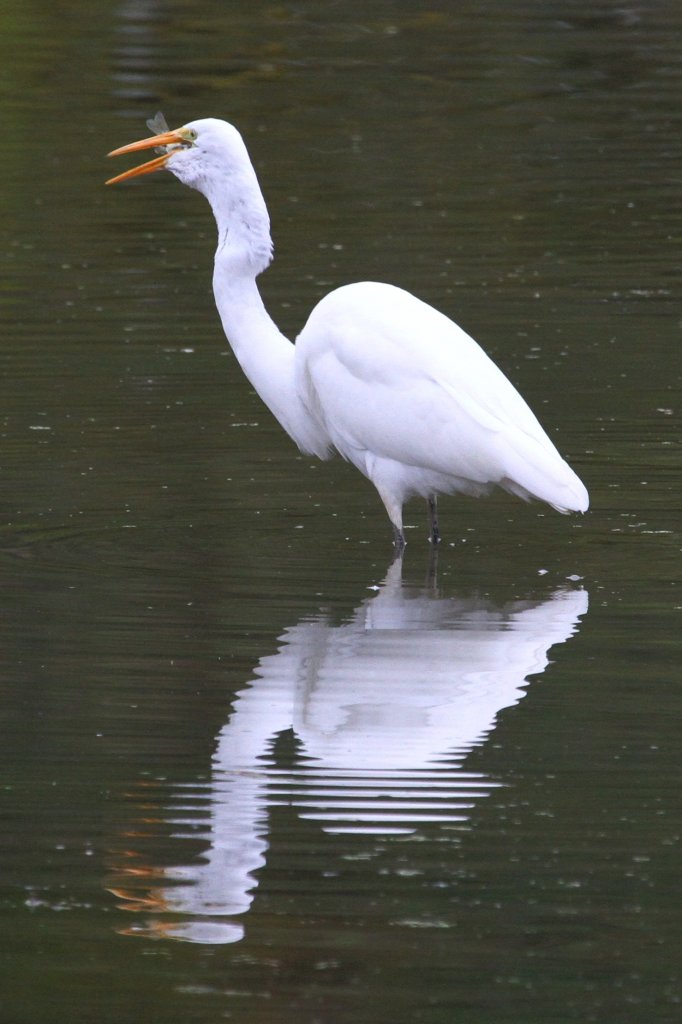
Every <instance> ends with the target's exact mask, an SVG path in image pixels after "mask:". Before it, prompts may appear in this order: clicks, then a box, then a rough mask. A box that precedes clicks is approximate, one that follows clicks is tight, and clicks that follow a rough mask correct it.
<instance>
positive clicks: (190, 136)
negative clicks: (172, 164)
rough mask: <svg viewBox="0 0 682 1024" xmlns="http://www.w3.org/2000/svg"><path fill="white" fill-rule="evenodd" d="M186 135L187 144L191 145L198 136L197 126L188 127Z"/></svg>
mask: <svg viewBox="0 0 682 1024" xmlns="http://www.w3.org/2000/svg"><path fill="white" fill-rule="evenodd" d="M184 135H185V139H186V140H187V143H186V145H188V146H191V145H193V143H194V142H195V140H196V138H197V136H198V132H197V131H196V129H195V128H188V129H187V131H186V132H185V133H184Z"/></svg>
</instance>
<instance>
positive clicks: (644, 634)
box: [0, 0, 682, 1024]
mask: <svg viewBox="0 0 682 1024" xmlns="http://www.w3.org/2000/svg"><path fill="white" fill-rule="evenodd" d="M0 27H1V28H2V32H0V39H1V40H2V42H0V47H1V48H2V56H3V68H4V73H3V77H2V80H1V84H0V89H1V90H2V96H3V101H4V102H3V112H4V132H3V155H4V161H3V179H4V184H5V187H4V191H3V199H2V210H3V217H2V222H1V223H2V227H1V228H0V231H1V232H2V245H0V259H1V260H2V267H3V274H2V291H1V292H0V317H1V322H2V348H1V352H2V360H3V364H2V394H3V407H2V417H1V420H0V423H1V428H2V429H1V434H2V436H1V439H0V440H1V447H0V466H1V468H2V479H3V498H2V517H1V519H0V523H1V524H2V529H1V534H0V573H1V577H0V578H1V587H2V590H1V593H2V616H1V617H0V637H1V643H0V651H1V652H2V660H3V669H4V672H3V678H4V681H5V683H4V700H3V716H2V726H1V728H2V737H1V740H2V741H1V743H0V751H1V756H2V787H3V788H2V793H3V800H2V814H3V828H2V843H1V845H0V868H1V870H2V878H3V883H4V884H3V900H2V904H1V907H2V935H3V940H2V945H3V954H4V955H3V961H2V962H3V969H4V978H3V982H2V985H1V986H0V1000H1V1001H2V1018H3V1020H7V1021H11V1022H12V1024H15V1022H17V1024H20V1022H24V1021H26V1022H28V1021H30V1022H31V1024H36V1022H39V1024H48V1022H52V1021H56V1020H60V1021H61V1020H70V1021H75V1022H77V1021H84V1022H85V1021H92V1020H98V1021H103V1022H106V1021H112V1022H113V1021H116V1022H117V1024H118V1022H120V1021H122V1020H131V1021H135V1020H145V1021H156V1020H163V1021H164V1022H169V1021H170V1022H172V1021H176V1020H177V1021H182V1022H183V1024H186V1022H187V1021H196V1022H206V1024H208V1022H211V1024H212V1022H213V1021H215V1020H218V1019H235V1020H240V1021H246V1022H248V1021H254V1022H255V1021H258V1024H263V1022H264V1021H272V1022H280V1021H290V1020H293V1019H296V1020H300V1021H302V1022H309V1024H313V1022H319V1021H324V1022H325V1024H326V1022H334V1024H336V1022H341V1021H351V1020H352V1021H354V1022H365V1021H366V1022H368V1024H369V1022H372V1024H376V1022H381V1021H384V1020H386V1021H388V1020H390V1021H396V1020H398V1021H401V1020H405V1021H408V1020H409V1021H428V1022H434V1024H435V1022H441V1021H442V1022H444V1024H445V1022H448V1024H450V1022H451V1021H453V1020H455V1019H456V1020H459V1019H462V1020H467V1021H471V1022H478V1021H481V1022H486V1024H488V1022H490V1021H491V1020H495V1021H499V1022H507V1021H509V1022H514V1024H519V1022H523V1024H531V1022H538V1024H545V1022H546V1021H548V1020H552V1021H561V1022H564V1021H565V1022H569V1021H581V1022H583V1021H598V1022H604V1024H606V1022H608V1024H612V1022H613V1021H618V1022H633V1024H640V1022H641V1021H643V1020H646V1021H651V1022H667V1021H670V1022H672V1021H676V1020H677V1019H678V1016H679V1003H680V999H681V998H682V984H681V980H680V970H679V966H678V960H679V952H678V951H679V947H680V940H681V937H682V936H681V934H680V918H679V913H678V911H677V903H678V897H677V890H678V888H679V856H680V831H681V828H682V821H681V815H680V796H679V786H678V784H677V776H678V774H679V768H678V760H679V758H678V750H679V739H678V731H679V730H678V727H677V722H678V720H679V713H680V694H679V686H678V678H679V661H680V640H679V637H680V613H681V610H682V600H681V599H680V569H679V566H680V547H681V545H680V519H681V517H680V486H679V478H680V455H679V415H680V377H681V371H682V365H681V362H680V357H679V310H678V303H677V293H678V281H679V262H680V261H679V246H680V235H681V232H680V210H681V204H680V200H679V194H680V175H679V171H678V168H679V165H680V143H679V139H680V138H681V137H682V136H681V134H680V124H679V122H680V113H679V112H680V110H681V109H682V106H681V104H680V99H681V97H680V61H679V56H678V49H679V48H678V46H677V40H678V38H679V33H680V28H681V26H680V16H679V15H678V14H677V12H676V10H675V9H674V8H673V7H672V6H671V5H669V4H657V3H653V4H650V5H647V6H646V7H642V8H637V9H632V10H630V9H627V10H626V9H624V8H623V7H622V6H621V5H618V4H611V3H607V2H603V3H599V4H597V5H594V4H587V3H582V2H573V3H569V4H568V5H567V4H565V3H564V4H560V5H559V4H555V3H552V2H550V3H545V4H543V5H537V4H530V3H527V4H516V5H514V10H513V11H512V10H510V9H509V5H506V4H501V3H496V2H491V3H486V4H480V3H477V4H467V3H465V4H463V5H462V4H460V5H458V10H457V11H453V10H452V6H451V5H445V4H434V5H431V6H429V7H427V8H425V9H423V10H419V11H415V10H414V5H406V4H401V3H392V4H377V5H374V6H373V7H370V8H368V7H367V5H364V6H362V5H359V4H356V3H354V2H350V0H349V2H348V3H344V4H337V5H331V6H329V7H328V8H327V7H325V9H324V11H322V12H321V10H320V7H319V5H312V4H303V5H300V4H299V5H296V6H287V5H285V6H279V7H277V6H274V7H273V6H271V5H261V4H231V5H224V4H218V3H212V2H208V3H204V4H202V5H200V6H199V7H197V5H194V4H184V3H180V2H172V3H153V2H150V3H134V2H131V3H126V4H122V5H117V6H113V7H112V6H111V5H106V4H94V5H93V4H89V5H88V6H87V8H86V7H85V6H84V5H82V4H79V3H74V4H71V5H70V6H69V8H68V10H66V9H64V10H62V9H61V8H60V9H59V10H57V9H56V8H53V7H51V6H49V5H45V4H40V3H39V4H38V5H34V6H29V7H26V6H23V7H21V9H19V8H18V7H16V8H15V9H10V10H8V11H5V12H3V13H2V14H0ZM157 109H162V110H163V111H164V112H165V114H166V116H167V118H168V120H169V122H170V123H171V124H180V123H182V122H184V121H186V120H189V119H191V118H194V117H197V116H205V115H210V114H213V115H218V116H226V117H228V118H229V119H231V120H233V121H234V122H235V123H236V124H237V125H238V126H239V127H240V129H241V130H242V131H243V133H244V135H245V137H246V139H247V143H248V145H249V148H250V151H251V153H252V155H253V158H254V162H255V164H256V166H257V169H258V173H259V175H260V178H261V181H262V184H263V189H264V192H265V195H266V199H267V201H268V204H269V207H270V212H271V215H272V220H273V230H274V236H275V242H276V252H277V258H276V262H275V264H274V266H273V268H272V269H271V270H270V271H269V272H268V273H267V274H266V275H265V276H264V277H263V279H262V288H263V294H264V296H265V298H266V301H267V303H268V306H269V308H270V310H271V312H272V314H273V316H274V317H275V318H276V320H277V321H278V323H279V324H280V325H281V326H282V329H283V330H285V331H286V332H287V333H289V334H290V335H291V336H292V337H293V336H294V335H295V334H296V332H297V331H298V330H299V329H300V327H301V325H302V324H303V323H304V321H305V318H306V316H307V313H308V311H309V310H310V308H311V307H312V305H313V304H314V303H315V302H316V301H317V300H318V299H319V298H320V297H321V296H322V295H323V294H325V293H326V292H327V291H328V290H330V289H331V288H332V287H334V286H336V285H339V284H342V283H345V282H347V281H349V280H360V279H364V278H373V279H380V280H389V281H392V282H394V283H396V284H400V285H402V286H404V287H407V288H409V289H410V290H411V291H414V292H415V293H416V294H418V295H420V296H421V297H423V298H425V299H427V300H428V301H430V302H432V303H434V304H435V305H437V306H438V308H439V309H442V310H443V311H444V312H447V313H448V314H449V315H452V316H454V317H455V318H456V319H457V320H458V322H460V323H461V324H462V326H463V327H465V328H466V329H467V330H469V331H470V332H471V333H472V334H474V335H475V336H476V337H477V338H478V339H479V340H480V341H481V343H482V344H483V345H484V346H485V347H486V349H487V351H489V352H490V354H491V355H492V356H493V357H494V358H495V359H496V360H497V362H498V363H499V364H500V365H501V366H502V368H503V369H504V370H505V372H506V373H507V374H508V375H509V376H510V377H511V379H512V380H513V381H514V383H515V384H516V385H517V386H518V387H519V388H520V390H521V391H522V392H523V394H524V395H525V396H526V397H527V398H528V400H529V402H530V404H531V405H532V406H533V407H534V409H535V410H536V411H537V413H538V415H539V416H540V418H541V419H542V421H543V423H544V424H545V425H546V427H547V429H548V431H549V433H550V434H551V436H552V437H553V438H554V439H555V440H556V442H557V444H558V445H559V447H560V448H561V450H562V452H564V453H565V454H566V456H567V457H568V458H569V460H570V461H571V464H572V465H573V466H574V467H575V468H576V470H577V471H578V472H579V474H580V475H581V476H582V477H583V479H584V480H585V482H586V484H587V486H588V488H589V490H590V493H591V498H592V509H591V511H590V513H589V514H588V515H587V516H585V517H570V518H567V517H561V516H557V515H555V514H554V513H552V512H551V511H550V510H545V509H543V508H541V507H540V506H525V505H523V504H521V503H519V502H513V501H512V500H511V499H508V498H506V497H504V496H499V497H496V498H492V499H490V500H489V501H485V502H484V501H481V502H474V501H470V500H466V499H459V500H456V499H450V500H444V501H443V502H442V510H441V526H442V530H443V534H444V537H445V541H444V544H443V545H441V550H440V552H439V558H438V563H437V565H435V566H434V565H433V564H431V561H430V552H429V548H428V544H427V543H426V540H425V535H426V518H425V514H424V510H423V509H422V508H421V507H420V504H419V503H416V504H415V505H413V506H409V508H408V515H407V521H408V524H409V527H410V528H409V531H408V541H409V544H408V549H407V554H406V556H405V562H404V565H403V566H402V570H401V567H400V566H399V565H396V564H392V552H391V545H390V529H389V528H388V524H387V522H386V521H385V514H384V512H383V509H382V507H381V505H380V502H379V501H378V499H377V497H376V495H375V494H374V493H373V491H372V488H371V487H369V485H367V483H366V482H365V481H364V480H363V479H362V478H360V477H359V476H358V475H357V474H356V473H355V472H354V471H352V470H351V469H350V468H349V467H348V466H346V465H344V464H342V463H340V462H335V463H330V464H325V465H323V464H321V463H315V462H313V461H312V460H309V459H307V458H304V457H302V456H300V455H298V454H297V453H296V452H295V451H294V450H293V449H292V446H291V444H290V442H289V441H288V440H287V439H286V438H285V437H283V436H282V434H281V431H280V430H279V428H278V427H277V425H276V424H275V423H274V422H273V421H272V419H271V417H270V415H269V413H267V411H266V410H264V409H263V408H262V407H261V405H260V404H259V401H258V399H257V398H256V396H255V395H254V394H253V393H252V392H251V391H250V389H249V386H248V384H246V382H245V381H244V379H243V377H242V376H241V373H240V371H239V368H238V367H237V365H236V362H235V360H234V358H233V357H232V355H231V353H230V351H229V348H228V345H227V343H226V341H225V339H224V337H223V336H222V334H221V331H220V327H219V323H218V320H217V316H216V313H215V310H214V306H213V300H212V296H211V292H210V272H211V257H212V249H213V244H214V241H213V225H212V222H211V219H210V212H209V211H208V209H207V207H206V206H205V203H204V201H203V200H202V199H201V198H200V197H198V196H196V195H194V194H192V193H190V192H189V191H187V190H185V189H183V188H182V187H181V186H180V185H179V184H178V183H177V182H175V181H174V180H173V179H172V178H171V177H170V175H165V176H162V175H159V176H157V177H156V178H153V179H151V178H150V179H148V180H146V181H145V180H143V181H141V182H140V183H138V184H136V185H135V184H133V185H131V186H129V187H126V188H121V189H115V190H106V189H104V188H103V186H102V181H103V180H104V178H105V177H107V176H108V175H109V174H110V173H111V165H110V164H107V163H106V161H105V159H104V154H105V153H106V152H107V151H108V150H110V149H111V148H113V147H114V146H117V145H121V144H123V143H125V142H128V141H131V140H132V139H135V138H138V137H140V136H141V135H142V134H143V133H144V132H145V120H146V118H147V117H149V116H150V115H151V114H153V113H154V112H155V111H156V110H157Z"/></svg>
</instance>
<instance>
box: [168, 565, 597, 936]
mask: <svg viewBox="0 0 682 1024" xmlns="http://www.w3.org/2000/svg"><path fill="white" fill-rule="evenodd" d="M399 571H400V570H399V563H395V565H394V567H393V568H392V569H391V571H390V573H389V578H388V579H387V581H386V583H385V585H384V586H383V587H382V589H381V590H380V592H379V593H378V595H377V596H376V597H373V598H371V599H369V600H367V601H366V602H365V603H363V604H362V605H361V606H360V608H359V609H358V610H357V612H356V613H355V615H354V616H353V618H352V620H351V621H350V622H348V623H346V624H344V625H341V626H332V625H330V623H329V622H328V621H327V620H326V619H325V618H319V619H314V620H311V621H308V622H302V623H300V624H298V625H297V626H294V627H292V628H291V629H288V630H286V632H285V633H284V634H283V635H282V637H281V646H280V647H279V649H278V651H277V653H276V654H273V655H269V656H267V657H265V658H263V659H262V660H261V662H260V663H259V665H258V667H257V669H256V678H255V679H254V680H253V681H252V683H251V685H250V686H249V688H248V689H246V690H243V691H242V692H241V693H240V694H239V695H238V697H237V699H236V701H235V705H234V711H233V714H232V716H231V717H230V720H229V722H228V723H227V724H226V725H225V726H224V728H223V729H222V730H221V732H220V734H219V736H218V743H217V748H216V752H215V755H214V758H213V777H212V781H211V783H210V791H209V795H210V806H211V812H210V819H209V823H208V826H207V832H206V836H205V838H206V839H207V840H208V843H209V849H208V850H207V852H206V854H205V856H204V859H203V860H202V861H201V863H198V864H193V865H192V866H188V867H182V868H178V869H174V870H172V871H170V872H167V873H166V877H171V878H173V879H174V880H176V881H177V882H179V883H180V884H178V885H175V886H173V887H169V888H167V889H164V892H163V905H164V907H165V908H166V910H170V911H174V912H176V913H189V914H194V915H201V916H202V917H205V915H209V916H214V915H220V916H224V915H234V914H239V913H243V912H244V911H246V910H247V909H248V908H249V906H250V903H251V899H252V896H251V892H250V890H251V889H252V888H253V887H254V885H255V882H254V878H253V872H254V871H256V870H257V869H258V868H259V867H261V866H262V865H263V863H264V855H265V851H266V849H267V843H266V840H265V838H264V836H265V833H266V813H267V808H268V806H271V805H272V804H275V803H282V802H285V803H287V804H297V805H299V806H300V807H301V814H302V815H303V816H305V817H307V818H311V819H314V820H320V821H321V822H322V823H323V827H324V828H325V830H326V831H328V832H339V831H353V832H381V833H387V832H410V831H414V829H415V828H417V827H418V826H419V824H420V823H423V822H425V821H444V822H450V823H452V822H459V823H461V822H462V821H464V820H466V818H467V817H468V813H469V811H470V808H471V806H472V803H473V801H474V800H475V799H476V798H477V797H481V796H484V795H486V794H487V793H488V791H489V790H490V789H491V788H492V787H493V786H494V783H491V782H488V781H487V780H486V779H485V778H484V777H482V776H480V775H472V774H471V773H467V772H465V771H463V770H462V768H461V767H460V765H461V762H462V760H463V758H464V756H465V755H466V753H467V751H469V750H470V749H471V748H472V746H474V745H475V744H477V743H480V742H482V740H483V739H484V738H485V736H486V735H487V733H488V732H489V731H490V730H491V729H492V728H493V727H494V724H495V716H496V715H497V713H498V712H499V711H500V710H501V709H502V708H505V707H509V706H510V705H512V704H515V703H516V702H517V701H518V700H519V699H520V698H521V697H522V696H523V694H524V690H523V687H524V685H525V683H526V682H527V679H528V676H529V675H531V674H534V673H539V672H542V671H543V670H544V669H545V667H546V666H547V651H548V648H549V647H551V646H552V645H553V644H557V643H562V642H563V641H565V640H567V639H568V638H569V637H570V636H571V635H572V633H573V632H574V631H575V629H576V627H577V623H578V618H579V616H581V615H582V614H584V613H585V612H586V610H587V594H586V593H585V592H584V591H566V592H558V593H556V594H554V595H553V596H552V597H551V598H550V599H549V600H546V601H544V602H543V603H542V604H538V605H535V606H531V605H529V604H521V603H517V604H515V605H510V606H508V607H506V608H502V609H497V610H495V609H492V608H491V607H490V605H489V604H487V603H486V602H483V601H481V600H462V599H454V598H451V599H439V598H437V597H436V596H434V595H433V594H432V593H430V592H428V591H419V592H417V593H416V594H415V592H414V591H410V590H408V589H406V588H403V586H402V584H401V582H400V578H399ZM292 728H293V730H294V732H295V734H296V737H297V739H298V741H299V743H300V747H301V750H300V754H301V759H302V760H301V764H300V766H299V767H297V768H296V770H295V771H286V772H285V771H281V770H278V769H276V768H274V767H272V765H271V758H269V757H268V754H269V752H270V751H271V748H272V744H273V740H274V739H275V738H276V737H277V735H278V734H279V733H281V732H283V731H285V730H290V729H292ZM273 790H274V791H273ZM184 821H187V814H185V815H184ZM451 827H452V826H451ZM182 880H185V881H186V882H187V883H188V884H186V885H185V884H182ZM171 931H172V933H173V934H174V935H176V936H178V937H183V938H188V939H192V940H194V941H209V942H215V941H223V942H225V941H234V940H235V939H238V938H239V937H240V936H241V929H240V927H239V926H237V925H236V924H234V923H231V924H229V925H226V926H222V925H219V924H218V923H217V922H215V923H212V924H209V925H208V928H207V924H206V922H205V920H204V922H203V923H198V922H197V921H194V922H190V923H185V924H183V925H181V926H178V927H173V928H172V929H171Z"/></svg>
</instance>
